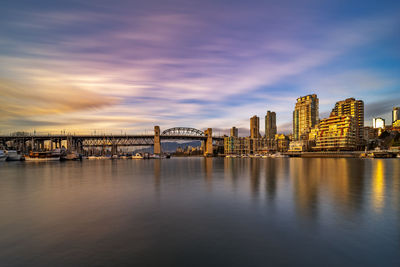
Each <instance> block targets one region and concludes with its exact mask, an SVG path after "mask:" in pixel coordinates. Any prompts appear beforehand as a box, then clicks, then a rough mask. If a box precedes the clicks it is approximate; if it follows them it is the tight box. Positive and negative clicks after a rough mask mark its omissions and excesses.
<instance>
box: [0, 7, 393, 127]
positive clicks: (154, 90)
mask: <svg viewBox="0 0 400 267" xmlns="http://www.w3.org/2000/svg"><path fill="white" fill-rule="evenodd" d="M199 5H200V6H201V7H203V8H204V7H206V6H208V5H210V3H201V4H199ZM214 5H216V6H214ZM123 6H124V5H122V6H121V7H123ZM149 6H151V5H149ZM149 6H148V5H146V4H143V3H142V4H140V5H138V6H137V8H135V10H134V15H132V14H128V13H129V12H126V11H125V10H123V8H122V9H121V10H119V8H117V7H116V8H117V9H118V10H119V12H118V15H116V14H115V13H113V12H116V11H115V10H114V9H111V10H108V9H107V12H105V9H104V8H105V7H104V6H102V4H97V5H96V6H95V7H93V8H94V10H96V12H93V11H92V10H91V11H89V10H79V11H76V12H64V13H63V12H61V11H60V10H58V9H56V8H55V10H44V11H42V10H41V11H40V12H38V11H36V12H35V11H32V12H31V13H26V12H24V16H20V17H21V18H23V19H22V21H19V22H18V23H23V22H24V21H25V22H26V21H29V23H31V24H32V25H34V26H35V28H37V30H32V29H29V31H35V34H32V33H31V32H27V31H26V29H25V28H24V27H20V26H16V25H14V24H15V23H17V22H16V21H11V22H9V23H7V24H6V25H5V26H4V27H9V30H10V31H12V32H13V34H8V35H6V36H5V37H4V38H2V40H1V46H0V61H1V62H2V63H1V64H2V65H4V66H7V68H2V69H0V77H8V78H9V79H10V80H11V81H13V82H10V81H4V82H3V81H2V83H4V84H5V85H4V86H2V87H1V89H0V90H1V92H0V93H1V94H3V96H5V97H3V100H0V101H3V102H2V103H3V104H5V105H6V106H5V107H6V108H3V109H1V110H0V111H2V112H4V114H6V116H7V117H6V118H7V119H6V120H7V125H8V127H12V125H13V123H14V124H15V126H17V125H18V126H22V125H23V120H22V119H21V118H24V117H30V119H29V122H28V121H25V123H26V125H27V126H28V125H32V126H34V125H35V123H37V124H36V125H37V126H40V127H45V122H46V121H48V122H49V126H54V127H56V126H57V125H58V122H64V125H67V126H70V127H72V126H79V127H87V128H95V127H121V128H128V129H131V130H134V129H139V128H150V129H151V128H152V125H154V124H161V125H162V126H163V127H173V126H177V125H182V126H192V127H195V128H207V127H220V128H225V129H229V127H230V126H231V125H236V126H238V127H241V128H245V127H247V126H248V118H249V117H250V116H251V115H254V114H258V115H259V116H260V117H263V115H264V114H265V111H266V109H267V108H268V109H270V110H274V111H277V112H279V113H278V114H277V116H278V119H279V120H280V121H281V122H284V123H281V125H282V126H281V127H282V129H283V131H288V130H289V129H290V128H291V127H289V126H288V125H287V124H288V123H289V122H288V121H291V112H292V109H293V107H294V102H295V99H296V97H298V96H299V95H300V94H303V93H304V91H305V90H309V88H318V90H320V91H319V92H318V93H319V95H320V100H321V104H322V105H321V106H322V107H323V109H325V110H329V109H330V108H331V105H332V103H331V102H332V101H334V100H333V98H332V97H330V98H328V97H327V96H328V95H329V92H330V91H331V90H336V92H342V93H343V95H345V94H347V93H348V92H349V87H350V85H354V84H357V85H358V87H357V91H352V92H354V93H356V92H357V94H358V93H360V94H362V93H364V94H365V92H366V91H373V90H378V88H382V86H383V87H388V86H392V85H393V82H394V81H395V80H393V79H386V80H387V81H389V82H387V83H385V82H382V81H384V80H385V77H377V76H379V75H376V72H375V71H374V70H370V71H360V70H351V72H350V71H349V72H348V73H340V72H337V73H330V74H331V75H326V74H325V76H321V73H317V77H316V76H313V73H312V71H313V70H315V69H319V68H320V67H324V66H325V67H326V66H327V65H329V63H330V62H332V61H333V60H335V59H336V58H338V57H341V56H345V55H347V54H348V53H349V52H351V51H352V50H354V49H356V48H358V47H360V46H364V45H366V44H368V43H371V42H374V41H375V40H379V39H380V38H382V36H386V35H388V34H389V33H391V32H392V28H393V27H391V26H393V25H395V24H396V23H397V21H396V19H393V17H390V16H387V17H384V18H383V17H367V18H361V19H347V20H344V21H343V23H337V22H335V23H326V22H324V23H322V24H323V25H318V24H316V23H315V21H318V19H320V17H319V14H318V12H301V8H300V7H299V6H296V5H294V6H290V7H287V6H284V8H282V7H280V6H279V5H270V6H268V7H269V8H268V9H265V6H262V8H259V9H257V8H247V7H246V8H242V6H241V5H240V4H234V5H231V6H229V7H227V8H226V11H225V12H223V13H222V14H221V12H219V11H218V8H217V7H220V6H219V4H215V3H213V7H214V8H212V9H202V8H200V7H199V8H198V9H193V8H190V7H188V6H186V5H182V6H181V8H174V7H171V8H168V9H165V10H164V9H162V8H160V9H158V8H156V9H154V10H153V7H149ZM162 6H163V5H162ZM239 7H240V8H239ZM149 8H150V9H151V10H152V12H149V10H148V9H149ZM299 8H300V9H299ZM142 9H143V10H142ZM16 12H17V11H16ZM17 13H18V12H17ZM282 14H285V16H283V15H282ZM13 23H14V24H13ZM318 75H319V76H318ZM303 76H304V77H305V78H304V77H303ZM299 77H303V78H301V79H300V78H299ZM296 79H298V80H296ZM289 80H290V82H291V84H290V83H288V84H284V83H285V82H287V81H289ZM14 81H19V82H18V84H17V83H16V82H14ZM282 83H283V84H284V85H285V86H287V87H286V88H285V89H283V88H284V87H283V85H282ZM294 83H299V84H301V85H302V88H303V89H301V90H299V89H298V88H297V87H296V86H293V84H294ZM28 88H29V89H28ZM352 90H356V89H355V88H354V87H352ZM3 91H4V92H3ZM307 93H309V92H307ZM371 94H373V93H371ZM325 99H328V100H325ZM72 113H74V114H76V113H77V114H80V116H84V117H85V118H88V121H87V122H85V123H79V120H76V118H75V117H74V116H75V115H73V114H72ZM39 115H51V116H53V117H52V118H49V120H38V119H37V118H36V117H35V116H39ZM94 115H96V116H99V117H103V118H105V119H104V121H103V122H101V121H97V120H93V121H90V118H93V116H94ZM112 117H115V118H121V120H115V121H112V120H111V118H112ZM131 118H134V120H133V121H132V120H131ZM286 122H287V123H286ZM0 123H1V121H0ZM3 124H4V119H3ZM61 126H62V125H59V127H61Z"/></svg>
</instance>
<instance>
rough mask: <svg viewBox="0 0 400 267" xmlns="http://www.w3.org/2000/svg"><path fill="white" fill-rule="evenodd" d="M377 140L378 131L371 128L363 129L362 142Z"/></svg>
mask: <svg viewBox="0 0 400 267" xmlns="http://www.w3.org/2000/svg"><path fill="white" fill-rule="evenodd" d="M376 138H378V131H377V129H375V128H373V127H369V126H366V127H364V140H366V141H369V140H373V139H376Z"/></svg>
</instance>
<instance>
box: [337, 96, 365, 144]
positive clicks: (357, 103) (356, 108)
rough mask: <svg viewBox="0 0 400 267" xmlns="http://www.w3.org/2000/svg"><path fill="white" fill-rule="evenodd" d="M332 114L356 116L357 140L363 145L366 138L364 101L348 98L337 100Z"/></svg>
mask: <svg viewBox="0 0 400 267" xmlns="http://www.w3.org/2000/svg"><path fill="white" fill-rule="evenodd" d="M331 116H352V117H354V118H355V128H356V139H357V140H356V142H357V145H361V144H362V141H363V140H364V102H363V101H362V100H355V99H354V98H347V99H346V100H343V101H339V102H336V104H335V107H334V108H333V109H332V112H331Z"/></svg>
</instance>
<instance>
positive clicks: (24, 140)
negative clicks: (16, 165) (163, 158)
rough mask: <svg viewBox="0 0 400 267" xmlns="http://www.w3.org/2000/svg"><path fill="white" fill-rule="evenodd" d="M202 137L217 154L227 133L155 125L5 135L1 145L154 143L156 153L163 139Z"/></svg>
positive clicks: (208, 151) (206, 146) (76, 146)
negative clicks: (135, 129) (122, 130)
mask: <svg viewBox="0 0 400 267" xmlns="http://www.w3.org/2000/svg"><path fill="white" fill-rule="evenodd" d="M166 140H171V141H175V140H177V141H179V140H198V141H202V143H203V147H204V154H205V155H206V156H207V155H212V154H213V144H214V143H215V144H218V145H223V140H224V137H223V136H212V129H211V128H208V129H207V130H206V131H204V132H203V131H201V130H198V129H195V128H188V127H175V128H170V129H167V130H165V131H163V132H162V133H161V132H160V127H159V126H155V127H154V134H145V135H122V134H121V135H111V134H108V135H69V134H67V135H62V134H61V135H50V134H48V135H20V136H16V135H2V136H0V147H3V148H12V149H16V150H20V151H23V152H24V153H27V152H28V151H29V150H38V151H40V150H44V149H45V145H44V143H45V142H50V145H51V149H53V148H61V147H62V145H61V143H62V141H66V142H67V148H68V149H70V150H74V151H77V152H79V153H82V152H83V150H84V148H90V147H103V148H104V147H111V151H112V152H113V153H115V152H116V151H118V147H121V146H122V147H123V146H125V147H126V146H154V154H158V155H160V154H161V153H162V151H161V141H166Z"/></svg>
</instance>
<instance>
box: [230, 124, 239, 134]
mask: <svg viewBox="0 0 400 267" xmlns="http://www.w3.org/2000/svg"><path fill="white" fill-rule="evenodd" d="M238 135H239V131H238V128H236V127H235V126H233V127H232V128H231V136H232V137H238Z"/></svg>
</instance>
